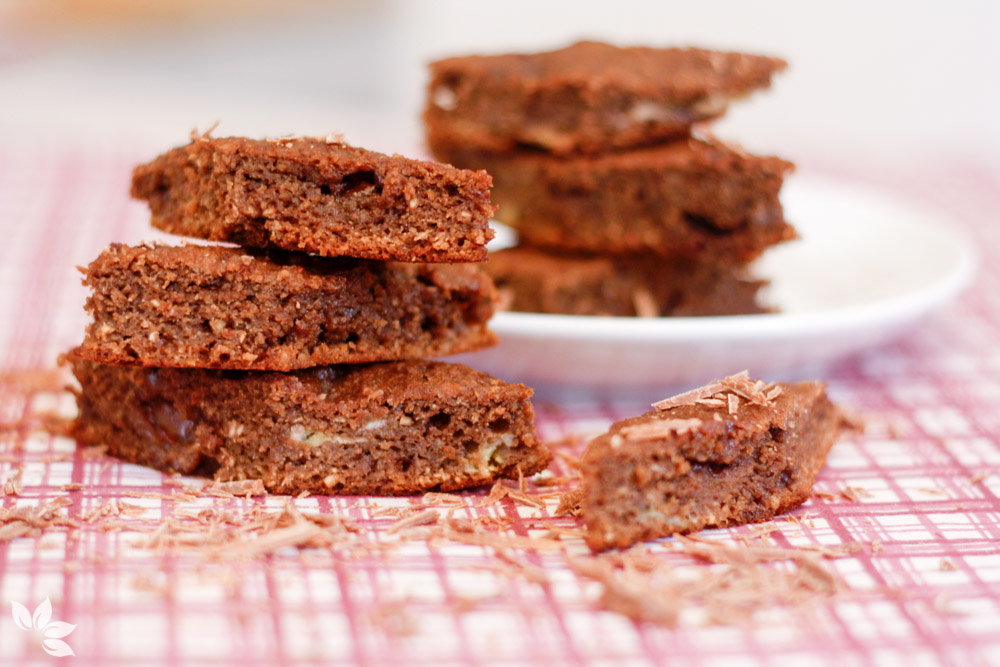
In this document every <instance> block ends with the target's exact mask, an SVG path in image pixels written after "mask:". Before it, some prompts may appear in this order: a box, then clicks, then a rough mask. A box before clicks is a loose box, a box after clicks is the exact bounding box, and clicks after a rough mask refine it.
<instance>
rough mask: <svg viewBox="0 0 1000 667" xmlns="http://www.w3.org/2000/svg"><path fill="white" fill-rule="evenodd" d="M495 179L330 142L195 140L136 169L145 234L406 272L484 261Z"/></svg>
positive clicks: (135, 191)
mask: <svg viewBox="0 0 1000 667" xmlns="http://www.w3.org/2000/svg"><path fill="white" fill-rule="evenodd" d="M491 184H492V183H491V179H490V176H489V174H486V173H485V172H481V171H480V172H474V171H465V170H462V169H456V168H454V167H451V166H449V165H443V164H438V163H436V162H426V161H419V160H410V159H407V158H404V157H401V156H398V155H393V156H388V155H383V154H381V153H376V152H373V151H368V150H365V149H362V148H355V147H353V146H348V145H347V144H344V143H340V142H339V141H334V140H329V141H327V140H322V139H302V138H296V139H277V140H273V141H258V140H252V139H245V138H239V137H231V138H225V139H212V138H208V137H204V136H203V137H196V138H194V139H193V140H192V142H191V143H190V144H188V145H187V146H182V147H179V148H175V149H173V150H171V151H169V152H167V153H164V154H163V155H161V156H159V157H158V158H156V159H155V160H153V161H152V162H150V163H149V164H144V165H140V166H139V167H136V169H135V171H134V173H133V176H132V196H134V197H136V198H138V199H145V200H147V201H148V202H149V207H150V209H151V210H152V213H153V218H152V221H153V226H154V227H158V228H160V229H162V230H164V231H167V232H171V233H174V234H182V235H185V236H194V237H198V238H203V239H210V240H214V241H232V242H234V243H239V244H240V245H245V246H256V247H270V246H275V247H279V248H283V249H285V250H298V251H303V252H308V253H313V254H317V255H324V256H327V257H338V256H346V257H360V258H364V259H381V260H398V261H403V262H471V261H482V260H484V259H486V248H485V244H486V242H487V241H489V240H490V239H491V238H493V231H492V230H491V229H490V228H489V224H488V222H489V218H490V216H492V214H493V211H494V207H493V205H492V204H491V203H490V186H491Z"/></svg>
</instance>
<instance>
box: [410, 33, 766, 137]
mask: <svg viewBox="0 0 1000 667" xmlns="http://www.w3.org/2000/svg"><path fill="white" fill-rule="evenodd" d="M784 67H785V62H784V61H783V60H780V59H778V58H768V57H764V56H755V55H748V54H743V53H727V52H721V51H707V50H705V49H695V48H685V49H680V48H666V49H656V48H650V47H627V48H621V47H617V46H612V45H610V44H604V43H600V42H579V43H577V44H573V45H572V46H569V47H566V48H564V49H559V50H557V51H548V52H544V53H536V54H506V55H495V56H481V55H479V56H465V57H460V58H449V59H446V60H440V61H438V62H435V63H431V65H430V74H431V80H430V84H429V86H428V95H427V105H426V107H425V110H424V122H425V127H426V131H427V142H428V145H429V146H430V147H431V149H432V151H434V152H435V153H438V152H440V151H448V150H454V149H465V150H469V149H479V150H486V151H492V152H497V153H508V152H518V151H522V150H533V151H543V152H547V153H552V154H556V155H570V154H596V153H604V152H607V151H611V150H623V149H629V148H636V147H638V146H646V145H651V144H656V143H661V142H663V141H668V140H670V139H676V138H679V137H683V136H685V135H687V134H689V133H690V132H691V127H692V125H693V124H695V123H699V122H702V121H707V120H712V119H714V118H718V117H719V116H721V115H723V114H724V113H725V112H726V109H727V108H728V107H729V104H730V103H731V102H733V101H734V100H737V99H739V98H741V97H744V96H746V95H748V94H749V93H750V92H752V91H753V90H755V89H759V88H765V87H767V86H768V85H770V82H771V76H772V75H773V74H774V73H775V72H777V71H779V70H781V69H783V68H784Z"/></svg>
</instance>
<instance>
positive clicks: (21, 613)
mask: <svg viewBox="0 0 1000 667" xmlns="http://www.w3.org/2000/svg"><path fill="white" fill-rule="evenodd" d="M10 610H11V615H12V616H13V617H14V623H15V624H16V625H17V627H19V628H21V629H22V630H27V631H29V632H30V631H31V630H33V629H34V630H37V631H39V632H41V633H42V636H43V637H44V639H42V648H43V649H45V652H46V653H48V654H49V655H51V656H54V657H56V658H63V657H65V656H68V655H76V654H75V653H73V649H72V648H70V646H69V644H67V643H66V642H64V641H63V640H62V638H63V637H65V636H66V635H68V634H69V633H71V632H73V631H74V630H76V625H74V624H72V623H64V622H62V621H53V620H52V601H51V600H49V599H48V598H45V601H44V602H42V603H41V604H40V605H38V606H37V607H36V608H35V613H34V614H31V613H29V612H28V608H27V607H25V606H24V605H23V604H21V603H20V602H14V601H11V603H10Z"/></svg>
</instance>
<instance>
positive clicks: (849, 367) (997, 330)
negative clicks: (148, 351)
mask: <svg viewBox="0 0 1000 667" xmlns="http://www.w3.org/2000/svg"><path fill="white" fill-rule="evenodd" d="M148 157H149V153H147V152H142V151H139V150H137V149H135V148H134V147H128V146H113V145H112V146H104V147H102V148H100V149H97V150H94V149H91V150H86V151H84V150H82V149H80V150H74V149H72V148H69V149H67V148H66V147H64V146H58V147H57V146H55V145H53V146H49V147H43V148H41V149H39V148H38V147H32V148H31V149H30V150H27V149H23V148H18V147H16V146H9V147H4V148H0V233H2V237H0V314H2V318H0V372H2V373H4V381H3V382H0V512H7V513H8V514H9V512H11V511H14V510H15V508H25V507H27V508H31V507H37V506H42V505H44V504H46V503H50V504H52V503H54V504H53V505H51V506H52V507H53V508H54V509H53V512H54V515H57V516H60V517H62V519H61V520H60V521H61V523H62V524H63V525H56V526H51V527H48V528H45V529H43V530H39V531H37V534H35V533H28V534H24V535H21V536H18V537H12V538H10V539H0V664H22V663H23V664H50V663H51V662H53V661H59V660H65V661H66V664H95V665H97V664H101V665H103V664H123V665H159V664H163V665H173V664H206V665H215V664H218V665H222V664H241V665H273V664H292V663H309V662H322V663H329V664H371V665H381V664H419V665H444V664H494V663H497V664H501V663H506V664H512V665H513V664H517V665H554V664H571V665H591V664H593V665H598V664H608V665H611V664H615V665H619V664H659V663H684V664H687V663H690V664H699V665H702V664H704V665H710V664H725V665H737V664H746V665H765V664H767V665H770V664H792V663H796V664H809V665H813V664H816V665H821V664H829V665H837V666H838V667H839V666H842V665H848V664H858V665H862V664H864V665H867V664H904V663H905V664H908V665H924V664H948V665H963V666H964V665H981V664H983V665H984V664H1000V409H998V408H997V406H998V405H1000V268H998V267H1000V226H998V225H997V224H996V220H995V218H996V211H997V210H1000V175H998V174H997V173H996V172H990V171H988V170H986V169H984V168H978V167H975V166H974V165H970V166H967V167H964V168H949V169H944V168H936V169H934V170H932V171H931V172H929V173H922V174H921V175H891V174H890V175H887V174H881V175H879V176H878V177H877V178H869V179H867V180H869V181H870V182H871V183H872V184H874V185H877V186H880V187H882V188H883V189H885V190H887V191H890V192H895V193H896V194H898V195H900V196H903V197H906V198H908V199H909V200H910V201H913V202H916V203H918V204H919V203H922V204H925V205H927V206H931V207H933V208H935V209H937V210H940V211H941V212H943V213H945V214H946V215H948V216H950V218H951V219H953V220H954V224H955V225H956V227H960V228H961V229H963V230H965V231H966V232H967V233H969V234H970V235H972V236H973V238H974V239H975V240H976V242H977V243H976V245H977V246H978V249H979V251H980V273H979V275H978V277H977V280H976V282H975V284H974V286H973V288H972V289H970V290H969V291H967V292H966V293H965V294H964V295H963V296H962V297H961V298H959V299H958V300H957V301H956V302H954V303H952V304H950V305H948V306H947V307H945V308H943V309H942V310H940V311H938V312H937V313H935V314H934V315H933V316H931V317H930V318H928V319H926V320H924V321H923V322H921V323H920V324H919V325H918V326H916V327H914V328H913V330H912V331H911V332H909V333H908V334H907V335H906V336H905V337H904V338H902V339H899V340H897V341H895V342H893V343H891V344H888V345H884V346H881V347H879V348H877V349H872V350H869V351H867V352H865V353H864V354H861V355H859V356H857V357H855V358H851V359H847V360H842V361H840V362H838V363H835V364H833V365H830V366H828V367H826V368H824V369H822V371H821V373H820V375H819V377H820V378H821V379H823V380H826V381H828V382H829V386H830V392H831V394H832V395H833V396H834V398H835V399H836V400H837V401H838V402H840V403H842V404H844V405H847V406H850V407H852V408H854V409H855V410H856V411H858V412H860V413H863V414H864V415H866V416H867V418H868V424H869V426H868V430H867V432H866V433H864V434H855V435H848V436H845V437H844V438H843V439H842V440H841V441H839V442H838V444H837V445H836V446H835V447H834V449H833V451H832V452H831V455H830V457H829V460H828V463H827V466H826V468H825V469H824V470H823V471H822V473H821V474H820V477H819V480H818V482H817V484H816V488H815V491H816V496H814V497H813V498H812V499H810V500H809V501H808V502H807V503H806V504H805V505H804V506H803V507H802V508H800V509H799V510H796V511H795V512H794V513H793V515H792V516H793V517H794V519H795V520H792V521H776V522H774V523H773V524H770V530H772V531H773V532H771V533H770V534H769V535H766V536H764V537H763V538H761V539H759V540H755V542H758V543H763V544H770V545H774V546H778V547H783V548H792V547H797V548H805V549H814V550H815V547H828V548H830V549H832V550H834V551H837V550H838V549H843V554H840V552H839V551H838V555H839V557H835V558H829V559H825V560H823V561H822V564H823V566H824V567H825V568H827V569H828V570H829V571H830V572H832V573H833V574H834V575H835V576H837V577H839V578H840V579H841V580H842V581H843V582H844V587H843V588H842V589H841V591H840V592H839V593H838V594H837V595H836V596H834V597H832V598H824V599H819V600H816V601H814V603H811V604H806V605H804V606H795V607H789V606H782V605H777V606H773V605H765V606H762V608H761V609H760V610H759V613H757V614H756V615H755V616H754V618H753V619H752V620H751V621H749V622H735V619H734V622H732V623H723V624H712V623H704V622H701V620H700V619H699V618H697V617H687V616H684V617H682V618H681V619H680V621H679V625H678V626H677V627H674V628H671V627H666V626H663V625H658V624H654V623H646V622H636V621H634V620H632V619H630V618H628V617H626V616H623V615H621V614H618V613H613V612H610V611H603V610H602V609H600V608H599V606H598V597H599V594H600V586H601V585H600V584H599V583H598V582H596V581H593V580H591V579H589V578H587V577H585V576H582V575H581V574H578V573H577V572H576V571H575V570H573V569H571V568H570V567H569V566H568V564H567V563H568V561H569V560H570V559H572V558H586V557H587V553H588V552H587V550H586V548H585V547H584V546H583V545H582V543H581V542H580V540H579V539H577V538H575V537H573V531H574V530H575V529H577V528H578V527H579V524H578V522H577V520H576V519H574V518H572V517H567V516H562V517H556V516H555V508H556V504H557V498H556V497H555V496H554V495H553V496H549V497H545V496H544V495H542V498H543V504H544V507H535V506H532V505H530V504H525V503H523V502H517V501H516V499H515V498H510V497H508V498H505V499H503V500H501V501H499V502H497V503H492V504H484V503H482V501H483V498H484V497H485V496H486V493H487V491H486V490H481V491H476V492H470V493H467V494H463V504H461V505H446V506H442V507H440V508H439V510H440V512H441V513H442V514H443V513H444V512H446V511H448V510H449V507H450V508H452V509H454V511H455V517H457V518H465V519H483V518H484V517H492V520H493V524H495V525H496V526H498V528H497V530H500V531H501V532H502V533H503V534H505V535H513V536H520V537H522V538H529V537H530V538H535V537H538V536H539V535H549V536H552V535H553V534H555V533H559V532H560V531H563V534H564V535H565V539H564V540H563V543H564V547H563V548H562V549H541V550H536V549H530V548H529V549H524V548H518V547H512V548H510V549H500V550H498V549H496V548H494V547H493V546H489V545H481V544H476V543H473V542H465V543H463V542H456V541H451V540H435V539H431V540H428V539H412V538H411V537H408V535H411V534H416V533H414V532H413V531H419V530H420V527H417V528H414V529H413V531H408V530H399V529H398V528H399V526H398V524H396V522H397V521H398V517H399V516H400V515H399V514H398V513H394V512H398V511H404V512H405V511H406V508H409V507H413V506H414V504H415V503H419V502H420V499H419V498H416V499H374V498H327V497H308V498H303V499H295V500H293V501H292V503H293V505H294V507H295V508H296V509H297V510H299V511H300V512H301V513H303V514H306V515H314V514H324V515H336V516H339V517H343V518H344V519H345V521H347V522H349V523H350V525H352V526H354V527H355V530H356V532H354V533H351V535H350V542H349V543H340V542H334V543H333V544H332V545H331V546H318V547H312V548H303V549H299V548H296V547H294V546H287V547H280V546H279V547H278V548H274V549H269V550H267V551H266V553H262V554H261V555H260V556H259V557H256V558H240V557H237V556H232V557H223V558H207V557H206V556H205V554H204V553H202V552H201V551H199V550H198V549H183V548H153V547H152V546H151V545H152V544H153V543H154V542H155V541H156V539H159V538H158V536H161V534H160V533H157V528H158V526H160V525H161V524H162V522H164V521H165V520H167V519H168V518H169V517H174V519H176V518H177V517H187V518H189V519H191V517H195V516H197V515H198V513H199V512H203V511H206V512H209V513H211V512H231V513H233V516H243V517H260V516H267V515H271V514H280V513H281V512H283V511H288V510H285V509H283V508H284V507H285V503H286V502H287V499H286V498H282V497H273V496H261V497H254V498H228V497H224V496H220V497H215V496H207V497H206V496H198V495H189V494H187V493H185V492H184V489H185V487H184V486H180V484H191V483H193V482H194V481H193V480H181V481H177V480H171V479H169V478H166V477H165V476H163V475H160V474H159V473H157V472H155V471H152V470H149V469H146V468H142V467H139V466H133V465H126V464H121V463H119V462H117V461H114V460H111V459H108V458H106V457H104V456H101V455H100V454H99V453H97V454H95V453H94V452H90V451H81V450H78V449H77V448H76V447H75V445H74V443H73V442H72V441H71V440H69V439H67V438H64V437H60V436H57V435H52V434H51V433H50V432H49V431H51V429H48V430H47V429H45V428H35V426H37V425H38V424H37V423H36V422H37V419H41V418H42V416H44V415H45V414H48V413H52V412H54V413H57V414H59V415H62V416H64V417H69V416H72V414H73V412H74V403H73V399H72V396H70V395H69V394H66V393H59V392H46V391H41V392H34V393H32V392H29V391H26V390H25V389H24V386H23V384H21V385H18V383H17V382H15V381H14V380H13V379H12V378H13V377H14V376H12V375H10V372H11V371H16V370H26V369H51V368H53V367H54V366H55V361H56V358H57V356H58V354H59V353H60V352H62V351H64V350H65V349H67V348H69V347H72V346H73V345H75V344H76V343H77V342H79V340H80V338H81V336H82V331H83V327H84V324H85V321H86V315H85V313H84V312H83V309H82V305H83V302H84V300H85V297H86V291H85V289H84V288H83V287H82V286H81V285H80V275H79V273H78V272H77V270H76V268H75V267H76V266H77V265H82V264H86V263H87V262H89V261H90V259H92V258H93V257H95V256H96V255H97V254H98V252H99V251H100V250H101V249H102V248H103V247H104V246H106V245H107V244H108V243H109V242H111V241H122V242H128V243H135V242H138V241H141V240H152V239H157V238H164V237H162V236H161V235H158V234H157V233H155V232H153V231H152V230H151V229H150V228H149V226H148V213H147V211H146V209H145V208H144V206H142V205H141V204H139V203H136V202H132V201H130V200H129V199H128V197H127V192H128V179H129V172H130V169H131V166H132V165H133V164H134V163H136V162H138V161H140V160H142V159H145V158H148ZM830 171H831V172H835V171H836V170H835V169H832V168H831V169H830ZM847 175H850V174H847ZM904 241H905V240H904ZM736 370H740V369H734V371H736ZM751 370H752V369H751ZM19 377H21V376H19ZM706 379H708V378H706ZM768 379H780V378H768ZM684 388H685V387H664V388H663V392H662V393H663V395H667V394H670V393H674V392H675V391H677V390H679V389H684ZM646 406H647V403H646V402H644V401H642V400H640V399H638V398H636V399H635V400H633V399H630V398H627V397H626V398H622V397H621V396H602V395H599V394H587V393H584V392H578V393H576V394H573V395H572V396H557V395H553V396H540V397H538V400H537V401H536V408H537V411H538V422H537V423H538V429H539V434H540V436H541V437H542V438H543V439H544V440H547V441H558V440H560V439H562V438H566V437H568V436H573V435H584V436H585V435H587V434H591V433H594V432H596V431H600V430H603V429H604V428H605V427H606V426H607V425H608V424H609V423H610V422H611V421H612V420H615V419H618V418H621V417H624V416H627V415H631V414H636V413H638V412H641V411H644V410H645V409H647V407H646ZM565 451H568V452H570V454H572V453H573V452H574V451H576V453H578V449H577V450H574V449H573V448H572V447H569V448H567V450H565ZM570 458H571V457H570ZM552 471H553V472H552V474H554V475H556V476H560V475H566V474H568V473H569V468H568V467H567V463H566V460H565V459H563V458H559V459H557V461H556V462H555V463H554V464H553V468H552ZM22 487H23V488H22ZM550 490H551V488H550V487H541V486H537V485H536V484H535V483H534V482H532V483H529V484H528V492H529V493H531V494H533V497H534V496H538V495H539V494H544V493H545V492H547V491H550ZM59 499H62V500H59ZM118 501H121V504H119V502H118ZM393 508H395V510H394V509H393ZM22 511H29V510H22ZM0 516H3V515H2V514H0ZM203 516H204V515H203ZM191 520H193V519H191ZM486 520H487V521H489V519H486ZM3 530H4V527H3V525H2V524H0V536H3V535H4V533H3ZM753 530H754V528H752V527H741V528H737V529H731V530H717V531H707V532H706V533H703V536H704V537H707V538H709V539H713V540H716V541H718V542H721V543H724V544H734V545H736V544H742V543H743V542H741V541H740V538H743V540H744V541H746V540H747V539H748V536H753V535H755V533H753V532H752V531H753ZM552 541H553V540H552V539H549V542H552ZM670 543H671V541H670V540H666V541H664V542H663V543H659V544H654V545H650V546H649V547H648V548H649V551H650V555H651V557H653V558H661V559H663V560H664V561H665V562H669V563H671V564H672V565H673V566H675V567H676V568H679V571H680V570H684V569H685V568H687V569H688V570H691V571H694V569H698V568H701V569H704V568H708V567H710V566H709V565H707V564H705V563H702V562H696V561H695V560H694V559H692V558H690V557H688V556H685V555H684V554H679V553H677V552H675V551H672V550H671V544H670ZM161 546H162V545H161ZM175 546H176V545H175ZM846 547H850V548H849V549H848V548H846ZM46 600H48V601H49V604H50V605H51V613H49V612H48V609H49V608H48V607H47V606H46V604H45V601H46ZM19 609H20V610H22V611H21V614H20V616H19V615H18V613H17V612H18V610H19ZM25 614H27V617H26V616H25ZM32 614H34V618H31V616H32ZM59 623H69V624H74V625H75V626H76V627H75V628H74V629H72V631H69V632H68V634H67V631H68V629H69V626H62V625H59ZM25 628H27V629H25ZM58 635H62V637H61V639H60V640H59V641H62V642H64V645H65V646H66V647H69V648H70V649H71V650H72V651H73V653H74V654H75V655H74V656H70V657H63V658H52V657H49V656H48V655H47V654H46V651H45V648H44V647H43V642H44V641H47V640H51V639H53V638H58ZM58 646H60V645H59V644H57V643H56V644H53V643H50V644H48V648H49V649H50V650H54V649H53V647H57V648H58Z"/></svg>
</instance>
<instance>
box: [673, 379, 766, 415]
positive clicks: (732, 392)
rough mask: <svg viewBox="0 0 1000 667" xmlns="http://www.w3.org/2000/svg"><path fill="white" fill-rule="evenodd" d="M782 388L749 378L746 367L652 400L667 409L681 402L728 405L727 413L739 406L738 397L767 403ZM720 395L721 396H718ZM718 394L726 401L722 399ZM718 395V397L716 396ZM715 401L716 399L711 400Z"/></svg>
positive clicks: (758, 403) (677, 405) (753, 401)
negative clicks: (668, 396) (703, 383)
mask: <svg viewBox="0 0 1000 667" xmlns="http://www.w3.org/2000/svg"><path fill="white" fill-rule="evenodd" d="M781 392H782V388H781V387H780V386H778V385H773V384H772V385H768V384H766V383H765V382H763V381H762V380H757V381H756V382H752V381H751V380H750V373H749V372H748V371H740V372H739V373H736V374H735V375H730V376H728V377H725V378H723V379H721V380H717V381H715V382H711V383H709V384H707V385H705V386H704V387H698V388H697V389H692V390H691V391H686V392H684V393H682V394H677V395H676V396H671V397H670V398H665V399H663V400H662V401H657V402H656V403H653V407H654V408H656V409H657V410H669V409H671V408H676V407H680V406H682V405H695V404H699V405H706V406H712V407H722V406H723V405H724V406H726V407H727V408H728V409H729V414H736V409H737V408H738V407H739V399H735V400H734V397H737V396H738V397H741V398H744V399H746V400H748V401H750V402H751V403H754V404H756V405H770V404H771V403H773V402H774V400H775V399H776V398H778V397H779V396H781ZM720 395H721V396H720ZM722 396H724V397H725V398H726V401H725V402H724V403H723V402H722ZM717 397H718V399H717ZM716 400H718V401H719V402H718V403H716V402H715V401H716Z"/></svg>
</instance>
